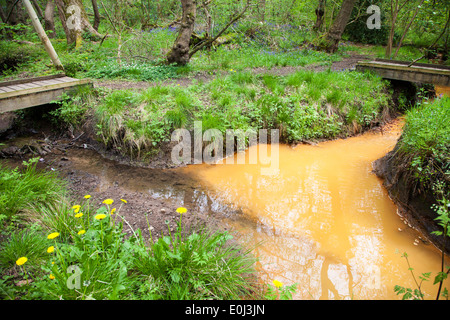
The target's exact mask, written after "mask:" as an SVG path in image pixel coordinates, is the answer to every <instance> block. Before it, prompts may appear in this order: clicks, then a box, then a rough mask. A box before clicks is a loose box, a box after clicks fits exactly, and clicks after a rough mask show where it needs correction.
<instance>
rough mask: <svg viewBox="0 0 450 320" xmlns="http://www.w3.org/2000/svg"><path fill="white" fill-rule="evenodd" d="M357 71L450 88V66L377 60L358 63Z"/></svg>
mask: <svg viewBox="0 0 450 320" xmlns="http://www.w3.org/2000/svg"><path fill="white" fill-rule="evenodd" d="M356 70H359V71H365V70H369V71H373V72H375V73H376V74H378V75H379V76H381V77H382V78H385V79H393V80H402V81H409V82H418V83H429V84H435V85H438V86H444V87H446V86H450V66H443V65H438V64H428V63H414V64H411V62H408V61H396V60H387V59H375V60H373V61H360V62H358V64H357V65H356Z"/></svg>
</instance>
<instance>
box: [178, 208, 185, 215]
mask: <svg viewBox="0 0 450 320" xmlns="http://www.w3.org/2000/svg"><path fill="white" fill-rule="evenodd" d="M177 212H178V213H181V214H183V213H186V212H187V209H186V208H183V207H180V208H178V209H177Z"/></svg>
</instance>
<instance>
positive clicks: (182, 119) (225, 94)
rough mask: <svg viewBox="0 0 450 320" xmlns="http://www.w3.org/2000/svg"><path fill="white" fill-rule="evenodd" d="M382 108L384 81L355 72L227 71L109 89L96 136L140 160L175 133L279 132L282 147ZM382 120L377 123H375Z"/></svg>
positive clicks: (350, 126) (369, 118) (352, 127)
mask: <svg viewBox="0 0 450 320" xmlns="http://www.w3.org/2000/svg"><path fill="white" fill-rule="evenodd" d="M386 108H388V93H387V90H386V87H385V83H384V82H383V81H382V80H381V79H380V78H378V77H376V76H373V75H370V74H363V73H359V72H349V71H345V72H331V71H324V72H313V71H298V72H296V73H294V74H291V75H288V76H274V75H269V74H262V75H255V74H252V73H251V72H248V71H243V72H237V71H233V72H230V73H229V75H228V76H225V77H219V78H216V79H214V80H212V81H210V82H208V83H197V84H193V85H190V86H188V87H185V88H182V87H179V86H176V85H168V86H164V87H162V86H155V87H151V88H149V89H147V90H144V91H142V92H132V91H129V90H124V91H120V90H119V91H114V92H112V93H111V94H110V95H107V96H106V98H105V99H104V100H103V101H101V102H100V104H99V105H98V107H97V108H96V110H97V121H98V129H99V130H98V132H99V134H100V136H101V137H102V139H103V141H104V143H105V144H107V145H108V146H109V147H111V148H115V149H116V150H121V151H122V152H124V153H128V154H130V155H132V156H137V157H141V158H145V155H150V156H151V154H152V152H155V150H158V148H160V147H161V146H163V145H164V144H165V143H167V142H169V141H170V138H171V133H172V131H173V130H174V129H177V128H186V129H188V130H191V129H193V123H194V121H202V129H203V131H205V130H207V129H218V130H219V131H221V132H223V133H225V131H226V130H227V129H231V130H237V129H242V130H244V131H245V130H247V129H248V128H254V129H257V130H258V129H280V131H281V141H282V142H286V143H292V142H298V141H301V140H309V139H328V138H334V137H337V136H348V135H351V134H354V133H357V132H361V131H362V130H364V129H365V128H368V127H370V126H371V125H372V124H373V123H374V122H377V121H379V120H380V119H381V114H382V113H383V110H384V109H386ZM381 120H382V119H381Z"/></svg>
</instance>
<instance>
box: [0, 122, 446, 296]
mask: <svg viewBox="0 0 450 320" xmlns="http://www.w3.org/2000/svg"><path fill="white" fill-rule="evenodd" d="M401 126H402V123H401V121H394V122H392V123H390V124H388V125H386V126H385V127H384V128H383V130H373V131H370V132H367V133H365V134H363V135H360V136H356V137H352V138H348V139H339V140H334V141H328V142H322V143H319V144H317V145H298V146H296V147H290V146H286V145H279V146H278V149H279V167H278V169H279V170H278V171H277V173H276V174H272V175H263V174H261V172H262V170H261V168H263V167H264V164H263V163H266V162H267V161H266V160H265V159H260V160H261V161H259V162H258V163H257V164H248V163H249V162H248V161H246V162H245V163H246V164H234V165H231V164H230V165H227V164H216V165H207V164H201V165H190V166H188V167H184V168H183V167H182V168H176V169H151V168H140V167H135V166H129V165H126V164H121V163H119V162H117V161H114V160H109V159H106V158H105V157H103V156H102V155H100V154H99V153H98V152H97V151H96V150H93V148H91V147H90V146H89V145H86V144H83V143H82V142H81V141H79V142H73V141H72V142H71V141H65V140H59V141H55V142H53V145H51V143H50V146H51V150H48V151H49V152H46V151H45V150H44V152H43V153H41V154H40V155H39V157H40V162H39V166H40V167H45V168H47V169H48V170H57V171H58V172H60V173H61V175H62V176H63V177H64V178H66V179H67V181H68V182H69V190H70V193H71V195H72V196H73V197H74V199H75V201H77V200H78V201H81V200H82V197H83V196H84V195H86V194H90V195H91V196H92V198H91V200H92V201H93V202H94V203H98V204H100V203H101V201H102V200H104V199H106V198H113V199H114V200H116V201H120V199H126V200H127V201H128V203H127V205H125V206H123V207H122V210H121V214H122V215H123V216H124V217H125V218H126V219H127V221H128V222H129V223H130V226H131V227H132V228H134V229H137V228H140V229H141V230H143V233H144V234H145V233H146V232H148V230H147V229H148V228H147V223H146V220H145V216H144V215H145V214H148V217H149V220H150V225H151V227H150V228H151V231H152V235H153V236H154V238H155V237H157V236H158V235H160V234H161V231H164V232H167V225H169V228H175V226H176V220H177V219H178V217H179V215H178V214H177V213H176V212H175V210H176V208H177V207H180V206H184V207H186V208H188V212H189V214H186V215H183V220H184V222H185V223H186V224H187V225H188V226H192V227H196V226H198V225H206V226H211V227H213V228H222V229H227V230H229V231H230V232H231V233H232V234H233V235H234V237H235V239H236V240H237V241H239V242H240V243H242V244H243V245H245V246H256V248H255V249H254V250H253V253H254V254H255V256H257V257H258V258H259V261H258V263H257V269H258V271H259V275H260V278H261V279H262V280H263V281H268V282H269V281H271V280H273V279H278V280H280V281H282V282H283V283H285V284H286V285H290V284H293V283H297V284H298V290H297V292H296V294H295V296H294V298H295V299H397V298H398V297H397V296H396V295H395V293H394V290H393V288H394V286H395V285H402V286H405V287H411V288H414V282H413V279H412V277H411V274H410V272H409V271H408V266H407V264H406V261H405V259H404V258H402V257H401V254H402V253H403V252H407V253H408V255H409V257H410V261H411V263H412V267H413V268H414V270H415V272H416V276H417V275H420V274H421V273H422V272H430V271H431V272H433V274H435V273H436V272H438V271H439V270H440V252H439V250H437V249H436V247H434V246H433V245H432V244H431V243H429V242H428V241H427V240H426V237H424V236H423V235H422V234H420V233H419V232H418V231H417V230H415V229H414V228H412V227H411V226H409V225H408V223H407V222H406V220H404V219H402V217H401V216H400V215H399V213H398V209H397V207H396V205H395V204H394V203H393V201H392V200H391V199H390V198H389V195H388V193H387V191H386V190H385V188H384V187H383V184H382V183H383V182H382V180H381V179H380V178H378V177H377V176H376V175H375V174H374V173H373V172H372V170H373V168H372V163H373V162H374V161H375V160H377V159H379V158H381V157H383V156H384V155H385V154H386V153H388V152H389V151H391V150H392V149H393V148H394V146H395V144H396V142H397V139H398V138H399V136H400V133H401ZM37 139H42V136H40V135H39V134H37V135H35V136H32V137H27V138H16V139H13V140H11V141H7V142H6V143H7V144H8V146H7V147H8V148H10V151H11V153H12V154H11V157H10V158H6V159H2V160H1V161H2V162H8V163H9V164H10V165H18V164H20V163H21V158H20V157H18V156H17V153H18V151H19V150H22V149H21V148H23V146H24V145H27V144H29V143H30V141H36V140H37ZM11 148H12V149H11ZM14 148H15V149H14ZM3 150H5V148H3ZM14 151H15V155H14ZM250 151H251V150H247V152H246V153H245V154H244V155H245V156H247V159H248V155H249V153H250ZM236 156H237V155H235V157H236ZM92 201H91V203H93V202H92ZM125 229H126V230H128V232H130V230H129V227H128V226H125ZM447 285H448V284H447ZM424 291H425V293H426V297H427V298H430V297H434V296H433V295H434V293H435V288H434V287H433V286H432V285H431V283H426V284H425V285H424Z"/></svg>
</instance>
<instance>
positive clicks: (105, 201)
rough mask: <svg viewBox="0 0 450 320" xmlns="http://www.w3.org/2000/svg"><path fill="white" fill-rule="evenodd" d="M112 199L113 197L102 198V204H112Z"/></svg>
mask: <svg viewBox="0 0 450 320" xmlns="http://www.w3.org/2000/svg"><path fill="white" fill-rule="evenodd" d="M113 202H114V200H113V199H105V200H103V203H104V204H113Z"/></svg>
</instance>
